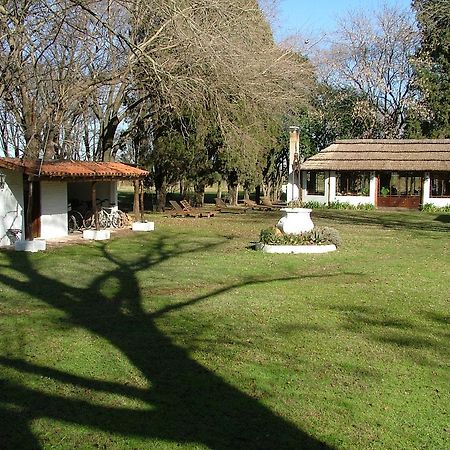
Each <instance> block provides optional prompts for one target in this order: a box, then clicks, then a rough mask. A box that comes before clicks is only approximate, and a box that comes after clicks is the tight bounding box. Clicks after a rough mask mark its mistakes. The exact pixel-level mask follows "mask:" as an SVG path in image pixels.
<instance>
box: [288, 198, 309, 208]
mask: <svg viewBox="0 0 450 450" xmlns="http://www.w3.org/2000/svg"><path fill="white" fill-rule="evenodd" d="M287 207H288V208H304V207H305V204H304V203H303V202H302V201H301V200H291V201H290V202H288V204H287Z"/></svg>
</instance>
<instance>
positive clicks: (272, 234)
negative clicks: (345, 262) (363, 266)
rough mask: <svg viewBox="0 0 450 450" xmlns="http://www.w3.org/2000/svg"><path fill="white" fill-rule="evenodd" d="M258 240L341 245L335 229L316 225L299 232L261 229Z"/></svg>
mask: <svg viewBox="0 0 450 450" xmlns="http://www.w3.org/2000/svg"><path fill="white" fill-rule="evenodd" d="M259 241H260V242H261V243H262V244H269V245H328V244H334V245H336V247H338V246H339V245H341V243H342V240H341V237H340V235H339V233H338V231H337V230H335V229H334V228H330V227H318V228H314V229H312V230H311V231H305V232H304V233H301V234H283V233H282V232H281V231H280V230H278V228H276V227H271V228H265V229H263V230H261V232H260V234H259Z"/></svg>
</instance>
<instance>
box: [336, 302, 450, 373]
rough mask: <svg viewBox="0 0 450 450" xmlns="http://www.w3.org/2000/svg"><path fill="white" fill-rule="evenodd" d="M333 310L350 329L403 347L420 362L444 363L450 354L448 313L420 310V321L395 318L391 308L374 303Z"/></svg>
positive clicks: (345, 306) (376, 340)
mask: <svg viewBox="0 0 450 450" xmlns="http://www.w3.org/2000/svg"><path fill="white" fill-rule="evenodd" d="M333 309H334V310H337V311H340V312H341V313H342V314H343V318H344V321H343V327H344V328H345V329H346V330H349V331H351V332H354V333H358V334H361V335H363V336H365V337H366V338H368V339H370V340H372V341H374V342H379V343H382V344H386V345H389V346H392V347H399V348H402V349H403V350H405V351H407V354H408V355H409V357H410V358H411V359H412V360H414V361H415V362H416V363H419V364H422V365H426V366H430V367H433V366H434V365H436V362H435V361H436V360H437V361H439V363H438V365H441V364H442V361H446V360H448V358H449V357H450V351H449V347H448V345H447V344H448V341H449V339H450V334H449V330H448V327H446V325H448V324H449V323H450V322H449V320H450V319H449V317H448V316H445V315H442V314H437V313H430V312H428V311H422V312H418V313H417V314H418V319H420V320H419V321H418V320H417V318H416V319H415V320H414V319H412V318H409V317H408V318H407V317H402V318H399V317H391V316H390V313H389V312H388V311H385V310H383V309H382V308H377V307H373V306H355V305H344V304H342V305H339V306H336V307H334V308H333ZM444 325H445V326H444ZM431 355H434V358H433V359H434V360H435V361H433V360H432V359H431V358H430V357H431Z"/></svg>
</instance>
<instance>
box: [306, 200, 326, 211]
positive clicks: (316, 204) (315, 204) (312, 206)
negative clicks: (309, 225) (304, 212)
mask: <svg viewBox="0 0 450 450" xmlns="http://www.w3.org/2000/svg"><path fill="white" fill-rule="evenodd" d="M303 207H304V208H309V209H320V208H326V207H327V205H324V204H323V203H319V202H312V201H311V202H306V203H305V204H304V206H303Z"/></svg>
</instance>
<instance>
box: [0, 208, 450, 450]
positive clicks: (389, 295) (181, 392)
mask: <svg viewBox="0 0 450 450" xmlns="http://www.w3.org/2000/svg"><path fill="white" fill-rule="evenodd" d="M278 217H279V213H277V212H273V213H262V212H258V213H256V212H255V213H251V214H245V215H233V214H222V215H219V216H217V217H215V218H212V219H172V218H169V217H164V216H163V215H155V216H152V219H154V220H155V221H156V227H157V230H156V231H155V232H153V233H147V234H131V233H129V234H125V235H123V236H121V237H119V238H116V239H113V240H111V241H110V242H108V243H106V244H104V243H83V244H80V245H68V246H65V247H60V248H55V249H52V250H49V251H47V252H45V253H38V254H25V253H18V252H17V253H16V252H11V251H3V252H0V385H1V386H0V387H1V390H0V411H1V413H0V414H1V416H0V424H1V425H0V448H2V449H34V448H67V449H72V448H107V449H122V448H129V449H174V448H182V449H207V448H211V449H220V450H229V449H243V450H246V449H258V450H259V449H271V450H272V449H273V450H278V449H314V448H323V449H446V448H450V417H449V412H450V411H449V409H450V396H449V385H450V383H449V381H450V380H449V373H450V372H449V337H450V327H449V311H450V308H449V300H450V280H449V270H450V216H449V215H448V214H447V215H444V214H440V215H437V214H429V213H419V212H390V213H387V212H380V211H369V212H367V211H364V212H362V211H333V210H320V211H314V212H313V220H314V222H315V224H316V225H328V226H333V227H335V228H337V229H338V230H339V232H340V233H341V236H342V238H343V241H344V244H343V246H342V247H341V248H340V249H339V250H338V251H337V252H334V253H330V254H325V255H268V254H263V253H259V252H256V251H254V250H252V249H251V247H250V244H251V242H252V241H255V240H257V237H258V234H259V230H260V229H261V228H265V227H268V226H270V225H273V224H274V223H275V222H276V221H277V219H278Z"/></svg>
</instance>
